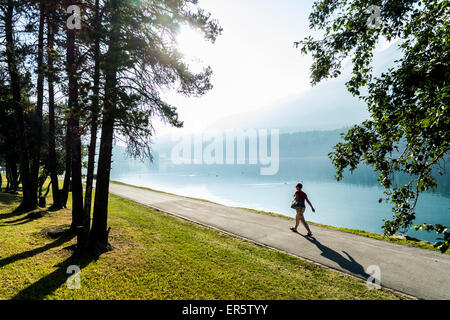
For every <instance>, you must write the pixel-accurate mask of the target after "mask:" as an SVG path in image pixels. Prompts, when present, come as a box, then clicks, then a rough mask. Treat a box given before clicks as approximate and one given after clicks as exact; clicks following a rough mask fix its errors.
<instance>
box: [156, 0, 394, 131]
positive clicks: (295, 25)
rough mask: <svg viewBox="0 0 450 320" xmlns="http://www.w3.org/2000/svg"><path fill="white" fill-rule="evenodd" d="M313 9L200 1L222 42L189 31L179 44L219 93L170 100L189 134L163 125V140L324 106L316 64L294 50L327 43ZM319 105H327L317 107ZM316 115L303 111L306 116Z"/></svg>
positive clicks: (283, 3)
mask: <svg viewBox="0 0 450 320" xmlns="http://www.w3.org/2000/svg"><path fill="white" fill-rule="evenodd" d="M313 3H314V1H313V0H239V1H238V0H226V1H225V0H199V6H200V7H201V8H202V9H204V10H206V11H207V12H210V13H211V14H212V17H214V18H215V19H217V20H218V22H219V24H220V25H221V27H222V28H223V32H222V35H221V36H219V37H218V39H217V41H216V43H215V44H211V43H209V42H207V41H205V40H204V39H203V37H202V35H201V33H199V32H197V31H195V30H193V29H190V28H189V27H183V28H182V29H181V31H180V34H179V36H178V39H177V41H178V46H179V49H180V50H181V52H183V53H184V54H185V59H186V61H187V62H188V64H189V65H190V66H191V68H192V70H193V71H199V70H202V67H203V66H211V67H212V70H213V72H214V74H213V76H212V84H213V86H214V88H213V89H212V90H211V91H209V92H208V93H207V94H205V95H204V96H202V97H200V98H192V97H191V98H186V97H183V96H181V95H179V94H177V93H176V92H165V93H163V97H165V98H166V100H167V101H168V102H169V103H171V104H172V105H174V106H176V107H177V109H178V113H179V117H180V120H182V121H184V128H183V129H181V130H180V129H174V128H171V127H170V126H169V125H164V124H161V123H158V122H155V123H154V127H155V129H156V138H158V137H161V136H168V135H174V134H175V135H179V134H184V133H191V132H202V131H205V130H210V129H211V127H214V126H215V125H216V124H217V123H220V121H221V119H233V117H240V116H241V114H242V115H245V114H251V113H252V112H253V113H254V112H256V113H258V110H263V109H266V110H267V109H268V108H271V107H274V106H275V110H276V107H277V106H278V105H282V104H283V103H284V102H285V101H289V100H295V99H296V97H303V98H304V97H308V95H314V94H315V96H319V98H320V96H321V94H323V93H321V92H318V91H314V90H317V88H313V87H312V86H311V84H310V68H311V65H312V62H313V61H312V58H311V57H310V56H308V55H303V54H302V53H301V52H300V49H297V48H295V47H294V42H295V41H299V40H302V39H304V38H305V37H307V36H310V35H312V36H318V35H319V33H318V31H313V30H310V29H309V20H308V16H309V14H310V13H311V12H312V6H313ZM391 44H392V43H387V42H385V41H381V43H379V46H378V48H377V50H376V51H378V52H382V51H385V50H387V49H388V48H389V47H390V46H391ZM350 60H351V59H350V58H348V59H347V60H346V63H345V61H344V67H345V65H346V64H347V67H350ZM345 69H347V70H343V71H344V72H343V74H342V77H345V76H346V74H347V76H348V74H349V70H350V68H345ZM327 81H328V80H327ZM329 81H330V82H331V81H335V80H329ZM336 81H340V83H339V84H335V85H334V86H335V87H336V86H337V87H338V88H339V87H342V94H343V95H345V94H347V92H346V88H345V85H344V82H345V81H343V79H342V78H341V79H339V80H336ZM339 92H340V91H339ZM316 102H317V103H316ZM325 103H327V102H326V101H324V103H323V104H325ZM316 104H317V105H320V104H321V101H316V100H314V105H316ZM310 107H311V106H308V105H305V104H303V105H302V104H300V105H299V106H298V108H299V112H301V111H302V110H301V108H305V110H306V108H310ZM280 111H281V110H280ZM350 111H351V110H350ZM317 112H319V113H320V110H317ZM358 112H359V110H358ZM324 113H326V110H324ZM359 113H360V114H363V113H361V112H359ZM278 116H281V115H278ZM363 120H365V119H363ZM351 124H352V123H350V125H351ZM353 124H354V123H353Z"/></svg>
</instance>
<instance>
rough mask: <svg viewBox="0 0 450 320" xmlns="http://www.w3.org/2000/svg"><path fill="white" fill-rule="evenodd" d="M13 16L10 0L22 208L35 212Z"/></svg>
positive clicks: (10, 60) (8, 20)
mask: <svg viewBox="0 0 450 320" xmlns="http://www.w3.org/2000/svg"><path fill="white" fill-rule="evenodd" d="M13 14H14V1H13V0H8V5H7V10H6V15H5V36H6V37H5V39H6V60H7V64H8V71H9V75H10V80H11V90H12V97H13V106H14V116H15V122H16V131H17V140H18V144H19V148H20V176H21V179H22V187H23V198H22V203H21V205H20V207H21V208H22V209H23V210H33V209H35V208H36V207H37V202H36V199H33V198H36V197H33V192H32V185H31V177H30V164H29V158H28V150H27V145H26V142H25V128H24V112H23V106H22V98H21V91H22V90H21V85H20V76H19V72H18V67H17V57H16V52H15V46H14V37H13V34H14V28H13ZM33 200H34V201H33Z"/></svg>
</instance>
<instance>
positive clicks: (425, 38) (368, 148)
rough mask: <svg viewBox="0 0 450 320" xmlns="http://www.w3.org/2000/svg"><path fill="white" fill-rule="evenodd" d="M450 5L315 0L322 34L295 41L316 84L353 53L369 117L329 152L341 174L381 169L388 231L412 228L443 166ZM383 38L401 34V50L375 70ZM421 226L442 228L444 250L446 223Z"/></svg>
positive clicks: (355, 85) (355, 89)
mask: <svg viewBox="0 0 450 320" xmlns="http://www.w3.org/2000/svg"><path fill="white" fill-rule="evenodd" d="M369 5H377V6H378V7H379V8H380V14H381V17H380V19H381V21H382V23H381V25H380V26H379V27H377V28H371V27H370V26H368V23H367V22H368V18H369V17H370V15H371V13H370V12H369V11H368V10H367V9H368V7H369ZM449 8H450V6H449V3H448V1H446V0H425V1H418V0H408V1H404V0H402V1H398V0H397V1H373V3H370V4H367V3H366V2H365V1H356V0H354V1H348V0H322V1H317V2H316V3H315V5H314V10H313V12H312V13H311V15H310V22H311V24H310V26H311V28H315V29H316V28H317V29H321V30H323V31H324V35H323V37H322V39H319V40H316V39H314V38H312V37H308V38H306V39H304V40H303V41H300V42H297V43H296V45H298V46H301V51H302V52H303V53H304V54H306V53H311V54H312V56H313V58H314V63H313V65H312V68H311V77H312V83H313V84H317V83H319V82H320V81H321V80H323V79H326V78H330V77H331V78H333V77H338V76H339V75H340V74H341V71H340V70H341V67H342V63H343V60H344V59H345V58H347V57H351V58H352V63H353V70H352V77H351V79H350V80H349V81H348V82H347V88H348V90H349V91H350V92H351V93H352V94H353V95H354V96H357V97H359V98H360V99H362V100H363V101H364V102H365V103H366V104H367V106H368V110H369V112H370V115H371V117H370V119H369V120H367V121H365V122H363V123H362V124H360V125H356V126H354V127H353V128H352V129H350V130H349V131H348V132H347V134H345V135H344V142H341V143H339V144H337V145H336V146H335V148H334V151H333V152H332V153H330V158H331V159H332V162H333V164H334V165H335V167H336V169H337V173H336V179H337V180H341V179H342V177H343V174H344V172H345V170H346V169H349V170H350V171H354V170H355V169H356V168H357V167H358V165H359V164H360V163H366V164H369V165H371V166H372V167H373V168H374V170H375V171H376V172H377V173H378V174H379V178H378V180H379V182H380V184H381V185H382V186H383V187H384V188H385V194H386V199H385V200H386V201H387V202H390V203H391V204H392V210H393V213H394V216H393V218H392V219H391V220H384V222H385V224H384V227H383V228H384V232H385V234H386V235H392V234H394V233H396V232H398V231H399V230H401V232H406V231H407V230H408V229H409V228H411V226H412V224H413V221H414V220H415V219H416V211H415V209H416V205H417V200H418V197H419V195H420V193H422V192H424V191H427V190H430V189H434V188H436V186H437V182H436V179H435V176H436V174H440V175H443V174H445V164H446V162H447V161H448V155H449V150H450V131H449V130H448V128H449V127H450V116H449V105H450V103H449V102H450V83H449V79H450V66H449V61H450V57H449V55H450V22H449V21H450V13H449V12H450V9H449ZM380 39H383V40H386V41H396V42H398V43H399V45H398V50H399V51H400V52H401V53H402V58H401V59H400V60H398V61H396V62H395V64H394V65H393V66H392V68H390V69H388V70H385V71H384V72H383V73H382V74H381V75H380V76H375V75H374V71H373V67H372V59H373V52H374V50H375V48H376V45H377V43H378V41H379V40H380ZM362 92H365V93H364V94H363V93H362ZM400 174H406V176H408V177H409V181H408V183H406V184H404V185H401V184H400V183H398V182H397V181H396V180H397V179H396V177H397V176H398V175H400ZM381 201H382V199H380V202H381ZM423 226H424V227H422V228H415V229H416V230H427V231H436V232H438V233H439V234H442V233H444V238H442V240H441V241H439V242H437V243H436V247H438V248H440V249H441V251H442V252H445V251H446V250H447V249H448V246H449V237H448V231H447V228H446V227H445V226H441V225H436V226H434V227H432V226H429V225H426V224H425V225H423ZM425 226H426V227H425Z"/></svg>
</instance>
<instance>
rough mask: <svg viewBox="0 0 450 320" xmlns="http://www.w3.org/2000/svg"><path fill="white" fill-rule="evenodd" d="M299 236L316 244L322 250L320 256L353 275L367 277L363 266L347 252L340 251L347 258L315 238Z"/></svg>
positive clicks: (368, 275)
mask: <svg viewBox="0 0 450 320" xmlns="http://www.w3.org/2000/svg"><path fill="white" fill-rule="evenodd" d="M301 236H302V237H303V238H305V239H306V240H308V241H309V242H311V243H313V244H315V245H316V246H317V248H319V249H320V251H322V253H321V254H320V255H321V256H322V257H325V258H327V259H329V260H331V261H334V262H336V263H337V264H338V265H339V266H340V267H341V268H343V269H345V270H347V271H349V272H351V273H353V274H355V275H358V276H361V277H363V278H364V279H368V278H369V277H370V274H368V273H366V271H365V270H364V267H363V266H362V265H360V264H359V263H358V262H356V260H355V259H353V258H352V256H351V255H349V254H348V253H347V252H345V251H342V252H343V253H345V255H346V256H347V258H346V257H344V256H343V255H341V254H340V253H339V252H337V251H334V250H333V249H330V248H329V247H327V246H324V245H323V244H321V243H320V242H319V241H318V240H317V239H316V238H313V237H307V236H304V235H301Z"/></svg>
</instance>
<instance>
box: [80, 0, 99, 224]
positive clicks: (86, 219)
mask: <svg viewBox="0 0 450 320" xmlns="http://www.w3.org/2000/svg"><path fill="white" fill-rule="evenodd" d="M99 11H100V10H99V0H96V1H95V43H94V61H95V66H94V89H93V91H94V92H93V93H94V96H93V98H92V107H91V141H90V144H89V157H88V168H87V175H86V191H85V200H84V214H83V226H84V227H87V229H88V230H89V229H90V223H91V205H92V189H93V180H94V166H95V149H96V147H97V128H98V123H97V122H98V114H99V94H100V12H99Z"/></svg>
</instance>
